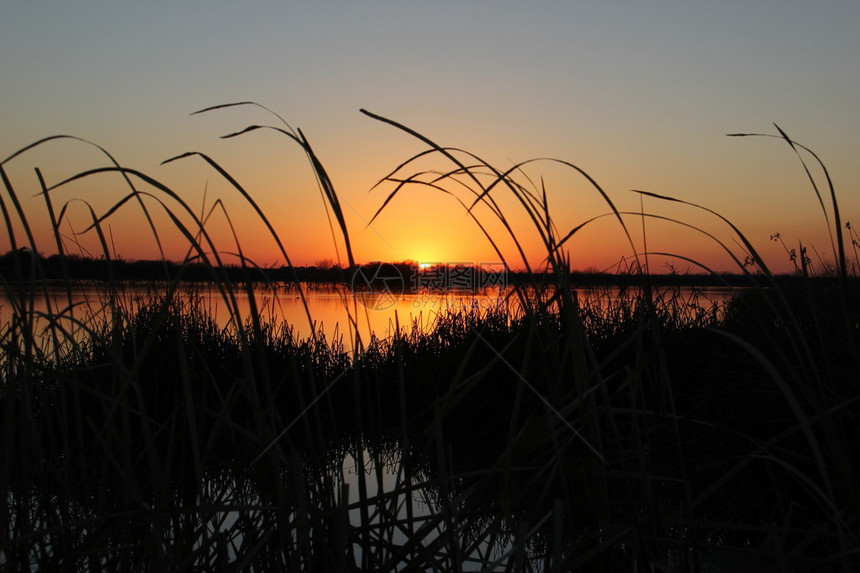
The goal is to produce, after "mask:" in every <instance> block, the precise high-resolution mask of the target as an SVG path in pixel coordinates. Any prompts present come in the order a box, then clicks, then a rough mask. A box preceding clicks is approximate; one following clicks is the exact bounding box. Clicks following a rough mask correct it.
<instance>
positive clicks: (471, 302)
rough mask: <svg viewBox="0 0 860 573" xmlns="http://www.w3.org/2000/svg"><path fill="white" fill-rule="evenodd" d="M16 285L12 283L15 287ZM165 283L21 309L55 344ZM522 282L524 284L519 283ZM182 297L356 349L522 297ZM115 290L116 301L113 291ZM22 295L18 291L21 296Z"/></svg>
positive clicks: (682, 299) (442, 293)
mask: <svg viewBox="0 0 860 573" xmlns="http://www.w3.org/2000/svg"><path fill="white" fill-rule="evenodd" d="M13 288H14V287H13ZM167 288H168V286H167V284H162V283H152V284H149V283H121V284H119V285H115V286H114V288H113V289H111V288H110V285H109V284H108V283H103V282H93V281H82V282H78V283H72V284H68V285H65V284H64V285H58V284H57V285H54V284H51V285H48V286H44V287H41V288H40V290H39V291H38V292H37V293H34V294H32V295H28V296H27V297H24V300H25V304H24V306H23V308H24V309H26V311H24V312H21V311H20V310H19V312H18V313H17V314H19V315H25V316H27V317H28V320H29V319H32V320H33V321H34V324H35V328H34V332H35V333H36V334H37V336H40V335H41V336H42V337H43V342H44V343H45V344H50V340H51V337H50V336H48V335H47V334H46V333H45V332H44V327H45V326H46V325H47V324H48V323H49V320H48V317H57V316H60V317H62V319H63V320H61V323H63V324H65V325H66V326H65V327H66V328H67V329H68V330H69V331H74V330H76V329H78V328H81V327H85V325H87V324H89V323H90V321H92V320H93V319H95V320H96V321H99V320H103V319H104V318H106V317H107V315H108V314H109V313H110V312H111V308H112V306H113V308H121V309H123V311H124V312H128V313H130V312H132V311H133V310H134V309H136V308H138V307H139V306H140V305H141V304H142V303H145V302H148V301H151V300H153V298H155V297H158V296H160V295H163V294H164V293H165V292H167ZM521 288H522V287H521ZM739 290H740V289H739V288H737V287H704V288H703V287H672V288H662V289H655V296H662V297H674V298H675V299H676V303H677V305H676V306H678V307H679V308H681V309H683V310H684V311H689V312H693V311H697V310H698V311H700V312H701V311H713V310H714V309H717V310H719V309H721V308H722V306H723V305H724V304H725V303H726V302H727V301H728V300H730V299H731V298H732V297H733V296H734V295H735V294H736V293H737V292H739ZM177 292H178V297H179V299H180V300H185V301H189V302H190V301H192V300H193V301H197V302H198V303H199V304H200V306H201V308H202V309H204V310H206V311H207V312H208V313H209V314H210V315H211V316H212V317H213V318H214V319H215V321H216V323H217V324H219V326H221V327H222V328H227V327H229V326H230V325H231V323H234V322H235V320H236V317H239V322H240V323H242V322H244V321H245V320H246V319H247V318H248V317H250V316H251V314H252V312H251V309H252V305H253V306H255V307H256V308H257V310H258V313H259V315H260V316H261V318H263V319H266V320H271V321H272V322H273V323H275V324H281V323H282V322H286V323H287V324H289V325H290V326H291V327H292V329H293V334H294V336H295V337H296V338H297V339H306V338H308V337H310V336H311V335H312V334H313V333H316V334H317V335H323V336H325V338H326V340H327V341H329V342H336V343H339V344H342V345H343V347H344V349H346V350H352V349H353V348H354V347H355V345H356V340H357V339H360V340H361V341H362V343H367V341H369V340H370V339H371V336H376V337H377V338H387V337H389V336H391V335H392V334H393V333H394V332H395V331H396V330H397V329H398V328H399V329H402V330H406V331H409V330H412V329H415V328H417V329H421V330H427V329H429V328H430V327H432V326H433V324H435V321H436V319H437V317H438V316H439V315H441V314H445V313H449V312H479V313H485V312H487V311H491V310H505V311H506V312H509V313H516V312H517V311H518V310H519V303H518V300H517V298H516V296H513V294H512V287H504V288H502V287H488V288H486V289H483V290H480V291H475V290H457V289H447V290H431V289H421V290H418V291H417V292H408V293H392V292H385V291H376V292H366V291H365V292H354V291H353V290H352V289H350V288H349V287H348V286H344V285H337V284H327V283H323V284H320V283H301V284H300V285H298V286H297V285H295V284H283V283H280V284H279V283H276V284H273V285H264V286H255V287H253V288H252V289H250V290H249V289H247V288H244V287H242V288H234V290H233V291H232V292H229V293H226V292H222V291H221V290H219V289H218V288H217V287H216V286H214V285H211V284H208V283H185V284H182V285H180V286H179V288H178V291H177ZM637 292H638V289H631V288H619V287H589V288H583V289H576V293H577V296H578V299H579V301H580V303H581V304H582V305H596V307H598V308H604V309H606V308H608V307H609V305H611V303H613V302H614V301H617V300H618V299H619V298H621V297H624V296H631V295H635V294H636V293H637ZM112 296H113V305H112V304H111V297H112ZM19 298H20V297H19ZM14 309H15V304H14V303H13V301H12V300H11V298H10V295H9V292H8V291H4V292H2V293H0V331H5V329H6V328H7V327H8V325H9V321H10V320H11V319H12V317H13V316H14V315H15V314H16V312H15V311H14Z"/></svg>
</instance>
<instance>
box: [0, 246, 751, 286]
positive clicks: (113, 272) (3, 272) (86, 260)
mask: <svg viewBox="0 0 860 573" xmlns="http://www.w3.org/2000/svg"><path fill="white" fill-rule="evenodd" d="M468 272H471V273H472V274H468ZM357 273H361V274H357ZM393 276H396V277H399V278H400V279H401V280H402V281H403V283H402V284H403V287H404V288H406V289H410V288H421V287H427V288H434V287H437V288H458V287H459V288H468V287H481V286H494V285H501V286H505V285H515V284H535V283H542V282H546V283H547V284H553V283H554V282H555V278H554V276H553V273H551V272H531V273H529V272H525V271H498V270H495V271H489V270H487V269H482V268H478V267H468V266H465V265H453V266H446V265H439V266H438V267H433V268H430V269H420V268H419V266H418V263H416V262H414V261H403V262H395V263H383V262H372V263H367V264H365V265H360V266H354V267H341V266H339V265H337V264H334V263H332V262H331V261H328V260H325V261H320V262H319V263H317V264H316V265H309V266H292V267H289V266H281V267H255V266H244V267H243V266H240V265H225V266H222V267H213V266H211V265H208V264H206V263H203V262H200V261H190V262H183V263H178V262H174V261H169V260H134V261H129V260H124V259H122V258H117V259H105V258H103V257H100V258H90V257H84V256H80V255H74V254H66V255H57V254H54V255H49V256H43V255H42V254H40V253H38V252H34V251H32V250H31V249H28V248H26V247H23V248H20V249H17V250H13V251H7V252H6V253H4V254H2V255H0V278H2V280H3V281H5V282H19V281H31V280H73V281H108V280H116V281H162V280H184V281H224V280H227V281H231V282H260V283H265V282H296V281H299V282H311V283H313V282H317V283H342V284H375V283H380V282H384V281H390V279H391V278H392V277H393ZM570 279H571V281H572V284H573V286H580V287H588V286H598V285H617V286H636V285H641V284H642V282H643V276H642V274H641V273H636V272H621V273H601V272H597V271H584V272H580V271H573V272H572V273H571V274H570ZM648 281H649V283H650V284H651V285H654V286H673V285H683V286H747V285H749V284H751V278H750V277H749V276H745V275H739V274H720V275H707V274H688V273H674V272H672V273H666V274H656V275H649V277H648Z"/></svg>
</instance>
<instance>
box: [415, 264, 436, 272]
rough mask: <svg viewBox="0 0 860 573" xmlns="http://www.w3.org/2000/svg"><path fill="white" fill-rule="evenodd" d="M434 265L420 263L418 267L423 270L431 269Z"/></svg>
mask: <svg viewBox="0 0 860 573" xmlns="http://www.w3.org/2000/svg"><path fill="white" fill-rule="evenodd" d="M432 266H433V263H418V268H419V269H421V270H422V271H423V270H424V269H429V268H430V267H432Z"/></svg>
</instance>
